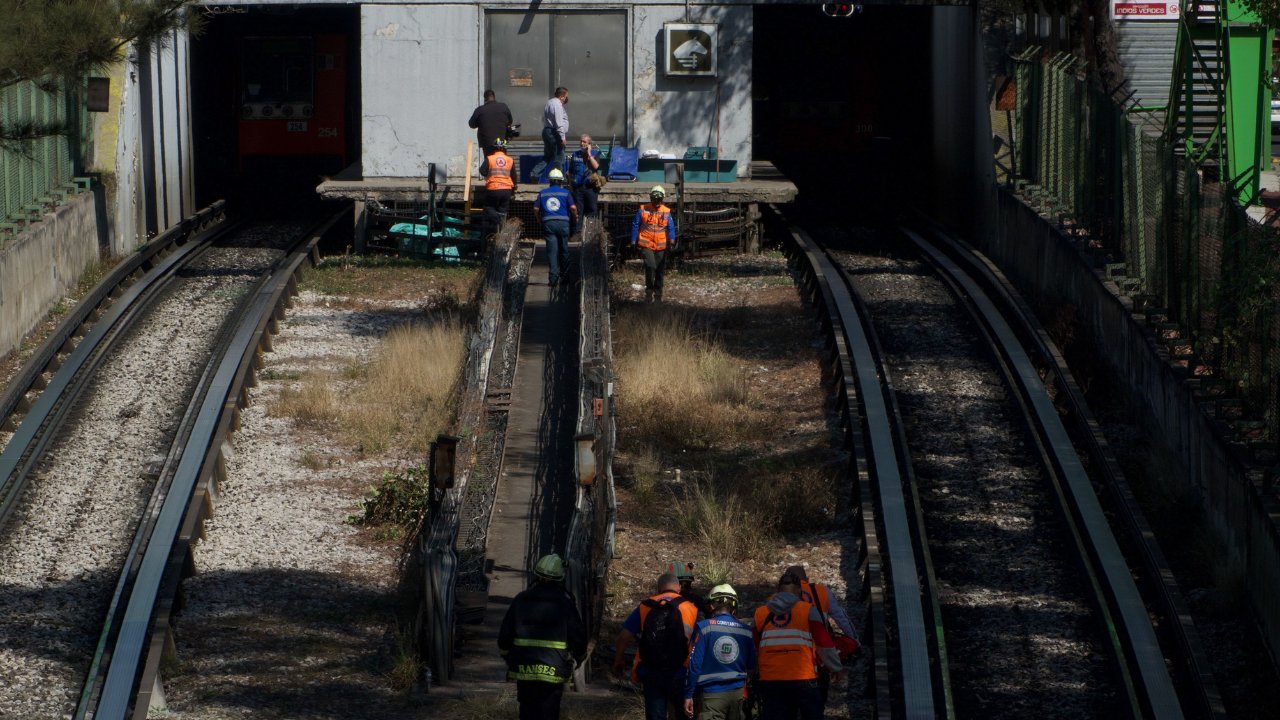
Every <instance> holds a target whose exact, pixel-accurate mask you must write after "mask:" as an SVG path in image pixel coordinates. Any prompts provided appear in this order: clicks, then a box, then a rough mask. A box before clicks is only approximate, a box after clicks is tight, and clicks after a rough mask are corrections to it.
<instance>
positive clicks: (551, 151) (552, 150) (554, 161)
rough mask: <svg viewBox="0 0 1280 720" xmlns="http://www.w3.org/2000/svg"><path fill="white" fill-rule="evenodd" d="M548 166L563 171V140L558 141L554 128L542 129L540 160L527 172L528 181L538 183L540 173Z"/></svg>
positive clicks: (557, 133)
mask: <svg viewBox="0 0 1280 720" xmlns="http://www.w3.org/2000/svg"><path fill="white" fill-rule="evenodd" d="M547 165H550V166H551V167H553V168H556V169H557V170H560V171H563V170H564V140H561V139H560V131H559V130H556V129H555V128H549V127H544V128H542V160H541V161H539V162H538V164H537V165H534V166H533V170H531V171H530V172H529V181H530V182H535V183H536V182H538V178H540V177H542V171H543V170H546V169H547Z"/></svg>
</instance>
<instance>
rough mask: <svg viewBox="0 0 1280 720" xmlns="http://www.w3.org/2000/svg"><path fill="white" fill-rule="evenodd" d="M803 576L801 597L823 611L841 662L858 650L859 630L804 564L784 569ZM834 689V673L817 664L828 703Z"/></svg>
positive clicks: (827, 589) (819, 683) (824, 619)
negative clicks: (831, 673) (811, 581)
mask: <svg viewBox="0 0 1280 720" xmlns="http://www.w3.org/2000/svg"><path fill="white" fill-rule="evenodd" d="M785 572H786V573H787V574H790V575H795V576H796V577H797V578H798V579H799V580H800V593H799V594H800V599H801V600H803V601H805V602H807V603H809V604H810V605H812V606H814V607H816V608H817V609H818V612H819V613H820V614H821V615H822V622H823V624H824V625H825V626H826V628H827V630H829V631H830V632H831V641H832V642H834V643H835V646H836V650H837V651H839V653H840V660H841V662H843V661H845V660H846V659H848V658H849V657H850V656H852V655H853V654H854V653H856V652H858V648H859V647H860V643H859V642H858V634H857V633H855V632H854V631H853V624H852V623H850V622H849V616H848V615H846V614H845V612H844V608H843V607H841V605H840V599H839V598H837V597H836V596H835V595H833V594H832V593H831V590H830V589H829V588H828V587H827V586H826V585H823V584H821V583H810V582H809V573H808V571H807V570H806V569H805V567H804V566H803V565H792V566H791V567H789V568H787V569H786V571H785ZM830 692H831V675H829V674H828V673H827V671H826V670H824V669H823V668H818V693H819V694H820V695H821V696H822V702H823V704H824V705H825V704H826V702H827V696H828V695H829V694H830Z"/></svg>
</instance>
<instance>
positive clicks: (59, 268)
mask: <svg viewBox="0 0 1280 720" xmlns="http://www.w3.org/2000/svg"><path fill="white" fill-rule="evenodd" d="M97 259H98V223H97V213H96V211H95V209H94V201H93V195H92V194H91V193H86V194H84V195H81V196H79V197H77V198H76V199H75V200H72V201H71V202H69V203H67V204H66V205H64V206H62V207H60V208H58V209H57V211H56V212H54V213H51V214H49V215H46V216H45V219H44V221H43V222H39V223H36V224H35V225H32V226H31V228H30V229H29V230H27V231H25V232H22V233H20V234H18V235H17V236H16V237H14V238H13V239H12V240H10V241H9V242H7V243H5V244H4V247H3V248H0V356H3V355H4V354H6V353H8V352H9V351H10V350H13V349H15V348H17V347H18V346H19V345H20V344H21V343H22V338H23V336H24V335H26V334H27V333H28V332H30V331H31V329H32V328H34V327H35V326H36V324H37V323H39V322H40V320H41V319H42V318H43V317H44V316H45V314H46V313H48V312H49V310H50V309H52V308H53V306H54V305H56V304H57V302H58V301H59V300H61V299H62V297H63V296H65V295H66V294H67V293H69V292H70V291H72V290H74V289H75V288H76V286H77V285H78V284H79V282H80V275H81V274H82V273H83V272H84V270H85V268H87V267H88V266H89V264H90V263H92V262H93V261H94V260H97Z"/></svg>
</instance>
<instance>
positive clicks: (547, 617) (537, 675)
mask: <svg viewBox="0 0 1280 720" xmlns="http://www.w3.org/2000/svg"><path fill="white" fill-rule="evenodd" d="M498 651H499V652H500V653H501V654H502V656H503V659H505V660H506V661H507V670H508V672H507V677H508V678H510V679H512V680H523V681H536V682H549V683H563V682H568V681H569V678H570V677H571V676H572V674H573V662H572V660H573V659H576V660H578V661H579V662H581V661H582V660H583V659H584V658H585V657H586V654H587V629H586V626H584V625H583V624H582V619H581V618H580V617H579V616H578V608H577V607H576V606H575V605H574V603H573V599H572V598H571V597H569V593H567V592H565V589H564V588H563V587H561V586H560V585H559V584H554V583H545V582H539V583H537V584H535V585H534V586H533V587H531V588H529V589H528V590H525V591H524V592H522V593H520V594H519V595H517V596H516V597H515V599H514V600H512V601H511V608H510V609H509V610H507V615H506V617H504V618H503V619H502V628H501V629H500V630H499V631H498Z"/></svg>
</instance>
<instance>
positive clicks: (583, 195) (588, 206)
mask: <svg viewBox="0 0 1280 720" xmlns="http://www.w3.org/2000/svg"><path fill="white" fill-rule="evenodd" d="M599 199H600V191H599V190H597V189H595V188H593V187H591V186H590V185H574V186H573V204H574V205H577V206H578V221H577V222H575V223H574V224H573V234H574V235H577V234H578V233H580V232H582V218H584V217H586V216H588V215H594V214H595V213H596V210H597V208H599V204H598V203H597V202H596V201H597V200H599Z"/></svg>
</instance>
